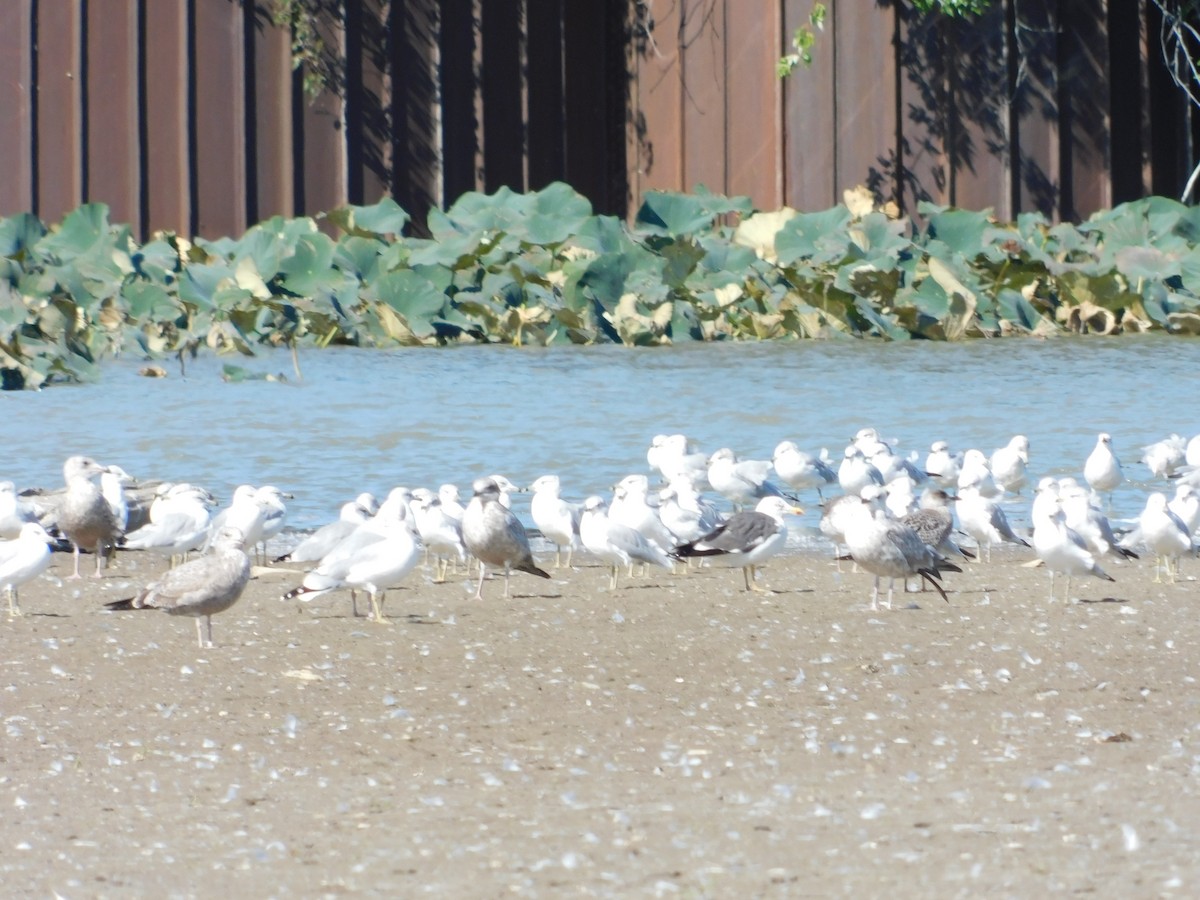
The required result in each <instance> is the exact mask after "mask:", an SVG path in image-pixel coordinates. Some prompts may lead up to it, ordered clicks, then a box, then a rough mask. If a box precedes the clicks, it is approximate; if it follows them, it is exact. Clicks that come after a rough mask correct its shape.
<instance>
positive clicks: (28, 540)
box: [0, 522, 54, 616]
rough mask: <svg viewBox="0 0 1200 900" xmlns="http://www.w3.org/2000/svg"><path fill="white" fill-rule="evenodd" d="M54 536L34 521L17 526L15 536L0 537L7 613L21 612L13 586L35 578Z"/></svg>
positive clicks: (1, 577) (0, 583)
mask: <svg viewBox="0 0 1200 900" xmlns="http://www.w3.org/2000/svg"><path fill="white" fill-rule="evenodd" d="M52 543H54V538H52V537H51V536H50V534H49V533H48V532H47V531H46V529H45V528H43V527H42V526H41V525H39V524H38V523H37V522H26V523H25V524H24V525H22V526H21V531H20V534H18V535H17V537H16V539H15V540H11V541H0V586H3V587H4V590H5V592H6V593H7V594H8V614H9V615H10V616H19V615H21V604H20V602H19V601H18V599H17V588H19V587H20V586H21V585H23V584H24V583H25V582H27V581H32V580H33V579H34V578H37V577H38V576H39V575H41V574H42V572H44V571H46V567H47V566H49V565H50V545H51V544H52Z"/></svg>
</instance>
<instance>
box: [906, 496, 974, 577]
mask: <svg viewBox="0 0 1200 900" xmlns="http://www.w3.org/2000/svg"><path fill="white" fill-rule="evenodd" d="M955 499H957V498H955V497H951V496H950V495H949V494H947V493H946V492H945V491H943V490H942V489H941V488H926V489H925V490H924V491H922V492H921V500H920V508H919V509H917V510H915V511H913V512H910V513H909V514H908V515H906V516H902V517H901V518H900V521H901V522H903V523H904V524H905V525H907V526H908V527H909V528H911V529H912V530H913V531H915V532H916V533H917V536H918V537H919V538H920V539H921V540H922V541H924V542H925V543H926V544H928V545H929V546H930V547H932V548H933V549H934V550H936V551H937V552H938V553H940V554H942V556H945V557H955V556H957V557H961V558H963V559H974V558H975V556H974V554H972V553H969V552H967V551H966V550H963V549H962V548H961V547H959V546H958V544H956V543H954V541H953V540H952V539H951V537H950V533H951V532H952V531H953V530H954V514H953V513H952V512H951V511H950V503H951V501H952V500H955Z"/></svg>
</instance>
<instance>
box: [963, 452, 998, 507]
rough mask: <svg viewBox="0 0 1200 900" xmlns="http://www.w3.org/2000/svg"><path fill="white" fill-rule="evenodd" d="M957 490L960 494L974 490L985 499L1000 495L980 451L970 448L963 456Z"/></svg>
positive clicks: (984, 457)
mask: <svg viewBox="0 0 1200 900" xmlns="http://www.w3.org/2000/svg"><path fill="white" fill-rule="evenodd" d="M958 490H959V492H960V493H961V492H962V491H966V490H976V491H978V492H979V493H980V494H982V495H983V496H985V497H995V496H996V495H997V494H999V493H1000V489H999V488H997V487H996V482H995V480H994V479H993V478H992V470H991V469H990V468H989V467H988V460H987V457H986V456H984V455H983V451H982V450H976V449H974V448H972V449H970V450H968V451H967V452H966V453H964V454H963V461H962V468H961V469H959V472H958Z"/></svg>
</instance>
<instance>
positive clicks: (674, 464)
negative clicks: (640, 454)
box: [646, 434, 710, 490]
mask: <svg viewBox="0 0 1200 900" xmlns="http://www.w3.org/2000/svg"><path fill="white" fill-rule="evenodd" d="M660 438H661V440H660ZM656 442H657V445H656ZM646 462H647V463H649V465H650V468H652V469H654V470H656V471H657V472H659V474H661V475H662V477H663V479H664V480H666V481H667V482H668V483H670V482H672V481H675V480H677V479H680V478H686V479H687V480H688V481H690V482H691V483H692V484H694V485H695V486H696V488H697V490H703V489H704V488H706V487H709V486H710V485H709V481H708V457H707V456H705V455H704V454H703V453H697V452H695V450H693V449H692V442H691V441H689V440H688V438H687V435H685V434H667V435H655V437H654V440H653V441H651V443H650V449H649V450H648V451H646Z"/></svg>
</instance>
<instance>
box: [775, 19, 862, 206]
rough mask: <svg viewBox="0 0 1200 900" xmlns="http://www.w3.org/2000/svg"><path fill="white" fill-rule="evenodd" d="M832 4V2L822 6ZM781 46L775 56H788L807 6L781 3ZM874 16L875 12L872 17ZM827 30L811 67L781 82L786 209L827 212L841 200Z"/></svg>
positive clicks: (831, 49) (831, 50) (831, 57)
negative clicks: (835, 174) (836, 181)
mask: <svg viewBox="0 0 1200 900" xmlns="http://www.w3.org/2000/svg"><path fill="white" fill-rule="evenodd" d="M827 6H828V7H829V8H831V9H832V8H835V7H836V6H837V0H831V2H829V3H828V4H827ZM784 10H785V18H784V23H783V37H782V39H781V41H780V43H781V44H782V46H781V47H780V48H778V55H779V56H782V55H784V54H785V53H790V52H792V45H791V42H792V34H793V33H794V32H795V30H796V29H797V28H798V27H800V26H801V25H804V24H806V23H807V22H808V14H809V8H807V7H805V6H804V5H802V4H798V3H786V4H784ZM872 14H874V12H873V13H872ZM834 51H835V47H834V45H833V40H832V36H831V32H830V29H829V28H828V27H827V28H826V29H825V30H824V31H822V32H819V36H818V44H817V46H816V48H815V49H814V51H813V54H812V57H813V61H812V66H811V67H810V68H804V67H800V68H797V69H796V70H795V72H793V73H792V74H791V75H790V76H788V77H787V78H784V79H782V81H783V96H784V135H783V159H784V162H783V166H784V190H785V198H786V201H785V202H786V203H787V205H788V206H792V207H795V208H796V209H800V210H814V209H828V208H829V207H830V206H832V205H833V204H834V203H837V202H838V200H839V199H840V197H839V195H838V193H837V191H836V190H835V186H834V179H833V168H834V149H835V146H836V145H835V142H834V141H833V137H832V136H833V134H834V132H835V123H836V121H837V116H836V103H837V100H836V96H835V83H834V79H833V60H834V56H835V53H834Z"/></svg>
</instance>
